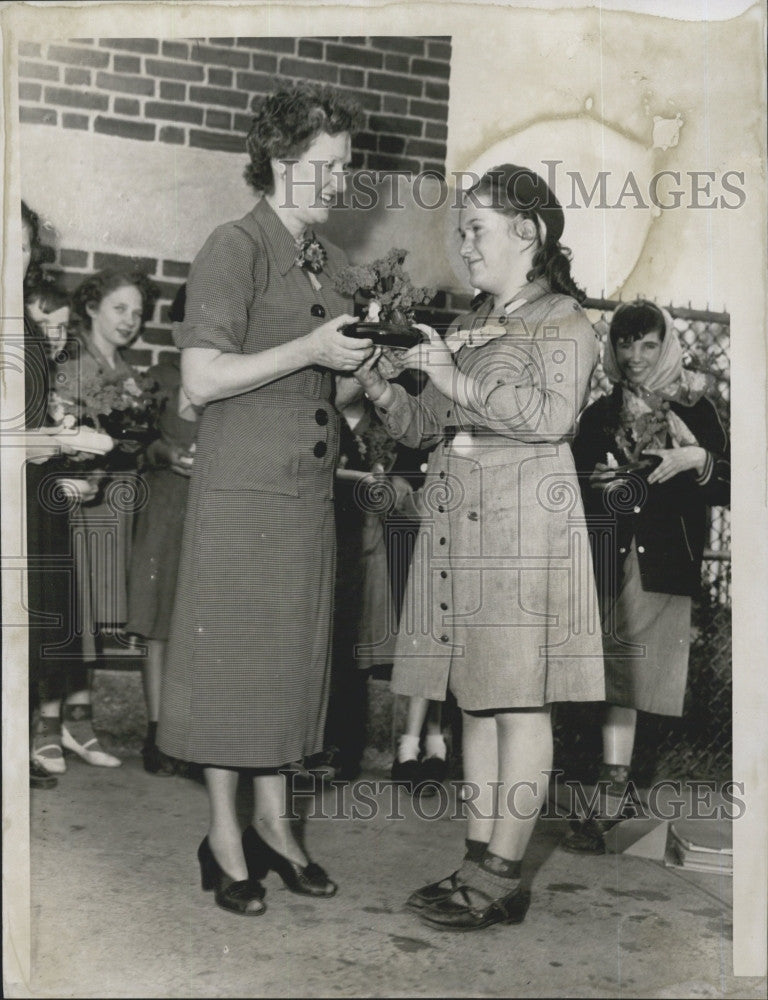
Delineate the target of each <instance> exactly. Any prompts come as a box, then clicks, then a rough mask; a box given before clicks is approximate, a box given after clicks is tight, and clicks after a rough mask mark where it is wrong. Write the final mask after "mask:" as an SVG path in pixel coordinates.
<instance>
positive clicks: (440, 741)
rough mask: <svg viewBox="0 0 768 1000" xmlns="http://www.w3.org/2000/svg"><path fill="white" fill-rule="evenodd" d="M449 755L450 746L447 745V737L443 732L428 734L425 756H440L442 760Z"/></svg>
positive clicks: (425, 741) (425, 742)
mask: <svg viewBox="0 0 768 1000" xmlns="http://www.w3.org/2000/svg"><path fill="white" fill-rule="evenodd" d="M447 755H448V747H447V746H446V745H445V738H444V737H443V734H442V733H435V734H434V735H432V734H431V733H430V734H429V735H427V736H426V737H425V739H424V756H425V757H439V758H440V760H445V758H446V756H447Z"/></svg>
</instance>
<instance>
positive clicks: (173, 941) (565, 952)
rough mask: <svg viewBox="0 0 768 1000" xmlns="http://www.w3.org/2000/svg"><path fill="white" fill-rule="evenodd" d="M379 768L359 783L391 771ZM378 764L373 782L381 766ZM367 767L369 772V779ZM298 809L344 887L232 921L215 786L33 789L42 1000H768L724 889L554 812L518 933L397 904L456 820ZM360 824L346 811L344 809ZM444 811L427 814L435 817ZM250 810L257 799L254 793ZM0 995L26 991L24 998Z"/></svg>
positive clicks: (165, 782)
mask: <svg viewBox="0 0 768 1000" xmlns="http://www.w3.org/2000/svg"><path fill="white" fill-rule="evenodd" d="M380 763H381V761H380V760H377V759H373V760H371V759H369V760H368V765H369V766H368V769H367V771H366V772H365V773H364V775H363V778H364V779H372V780H377V779H378V780H381V779H383V778H384V777H385V772H384V770H383V769H382V768H381V767H380V766H379V765H380ZM377 766H379V769H378V771H377V770H376V767H377ZM371 768H373V770H372V769H371ZM355 787H356V789H357V791H356V793H355V795H356V798H355V800H354V801H353V798H352V792H353V790H352V786H349V785H346V786H344V785H341V786H338V788H339V789H340V790H341V789H343V790H345V791H344V797H342V798H339V796H340V795H342V792H341V791H338V792H336V793H334V792H333V791H331V790H325V791H324V792H323V793H322V794H321V795H320V796H318V797H317V798H307V799H305V800H303V809H304V811H305V812H307V811H309V813H310V814H311V813H312V812H313V811H314V813H315V815H314V816H312V815H310V816H309V818H308V819H307V821H306V842H307V845H308V848H309V850H310V853H311V854H312V856H313V857H314V858H316V859H317V860H318V861H319V862H320V863H322V864H323V865H324V866H325V867H326V868H327V870H328V871H329V873H330V874H331V875H332V876H333V877H334V878H335V879H336V880H337V881H338V883H339V885H340V889H339V892H338V895H337V896H336V897H334V898H333V899H330V900H311V899H307V898H304V897H300V896H296V895H293V894H291V893H290V892H288V891H287V890H286V889H285V888H284V887H283V885H282V883H281V882H280V880H279V878H278V877H277V876H276V875H275V874H274V873H271V874H270V875H269V876H268V878H267V879H266V881H265V885H266V888H267V896H266V902H267V904H268V912H267V913H266V914H265V915H264V916H261V917H257V918H250V919H248V918H242V917H237V916H233V915H231V914H229V913H227V912H225V911H223V910H221V909H219V908H218V907H217V906H215V905H214V903H213V899H212V897H211V895H210V894H207V893H203V892H202V891H201V889H200V882H199V873H198V869H197V864H196V859H195V852H196V849H197V846H198V844H199V842H200V839H201V838H202V836H203V834H204V832H205V827H206V820H207V807H206V797H205V792H204V790H203V788H202V787H201V786H200V785H198V784H196V783H195V782H193V781H190V780H186V779H182V778H157V777H153V776H151V775H148V774H146V773H145V772H144V771H143V769H142V767H141V760H140V758H139V757H138V755H137V753H136V750H135V749H134V750H133V751H132V752H131V754H130V755H129V756H127V757H126V759H125V761H124V763H123V766H122V767H121V768H119V769H116V770H107V769H99V768H93V767H89V766H88V765H86V764H84V763H82V762H81V761H80V760H78V759H73V758H69V769H68V772H67V774H66V775H64V776H63V777H62V778H61V779H60V781H59V786H58V788H56V789H54V790H50V791H35V792H33V793H32V797H31V822H32V839H31V846H32V873H33V874H32V921H33V928H32V930H33V972H32V981H31V984H30V993H29V994H25V995H32V996H35V997H293V996H308V997H353V996H366V997H406V996H408V997H467V996H479V997H539V996H541V997H697V998H698V997H745V998H747V997H749V998H751V997H765V995H766V984H765V980H759V979H736V978H734V977H733V975H732V972H731V968H732V966H731V930H732V910H731V905H730V894H731V888H732V884H731V880H730V879H728V878H720V877H717V876H714V875H710V874H700V873H694V872H681V871H679V870H674V869H669V868H665V867H664V865H663V864H662V863H660V862H658V861H651V860H646V859H643V858H638V857H627V856H605V857H585V858H580V857H574V856H573V855H571V854H568V853H566V852H564V851H562V850H560V849H559V848H558V843H559V841H560V840H561V838H562V837H563V835H564V833H565V831H566V823H565V821H563V820H561V819H550V820H542V821H540V822H539V824H538V826H537V830H536V833H535V835H534V839H533V841H532V844H531V847H530V850H529V853H528V856H527V859H526V865H525V870H524V880H525V881H526V882H528V883H530V884H531V887H532V892H533V899H532V904H531V908H530V911H529V913H528V916H527V919H526V920H525V922H524V923H523V924H522V925H519V926H514V927H506V926H496V927H493V928H490V929H487V930H485V931H482V932H476V933H468V934H456V933H453V934H451V933H445V932H439V931H437V930H433V929H431V928H430V927H429V926H428V925H426V924H424V923H422V922H421V921H420V920H419V919H418V917H416V916H414V915H412V914H410V913H409V912H407V911H405V910H404V909H403V902H404V900H405V898H406V896H407V895H408V893H409V892H410V891H411V890H412V889H414V888H415V887H417V886H419V885H421V884H423V883H424V882H425V881H430V880H432V879H435V878H439V877H442V876H444V875H446V874H448V873H449V872H450V871H451V870H453V868H454V867H456V866H457V864H458V860H459V857H460V855H461V853H462V849H463V836H464V829H463V823H462V822H461V821H460V820H458V819H451V818H450V816H451V813H452V812H453V811H454V810H453V808H452V806H453V802H454V796H453V791H452V792H451V795H450V796H449V803H448V808H447V810H446V815H444V816H442V817H441V818H438V819H434V820H429V819H424V818H421V817H420V816H419V815H417V814H416V813H415V811H414V808H413V804H412V800H411V799H410V797H408V796H406V795H402V796H401V797H399V798H397V799H395V800H394V802H395V806H396V807H399V808H396V810H395V812H396V813H398V814H399V816H398V817H394V816H392V815H390V814H391V813H392V798H391V794H390V791H391V786H389V789H390V791H388V790H387V786H385V790H384V791H382V792H381V793H380V794H378V795H376V796H371V795H370V789H369V786H366V785H364V784H358V785H357V786H355ZM355 802H356V803H357V812H358V815H357V818H347V819H342V818H333V817H334V814H336V813H339V812H340V813H344V812H347V813H349V811H350V809H351V807H352V806H353V805H354V804H355ZM438 804H439V800H437V799H430V800H427V801H426V802H425V803H424V810H425V811H426V810H432V809H435V807H436V806H437V805H438ZM242 805H243V814H244V816H245V815H247V806H248V803H247V801H246V800H245V799H244V801H243V803H242ZM6 995H17V996H19V995H22V994H21V993H15V994H6Z"/></svg>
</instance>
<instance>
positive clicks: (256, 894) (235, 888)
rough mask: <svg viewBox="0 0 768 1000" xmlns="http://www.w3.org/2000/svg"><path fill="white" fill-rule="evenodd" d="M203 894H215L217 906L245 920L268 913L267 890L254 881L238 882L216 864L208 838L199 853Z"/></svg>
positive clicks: (201, 845)
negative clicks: (265, 895) (265, 901)
mask: <svg viewBox="0 0 768 1000" xmlns="http://www.w3.org/2000/svg"><path fill="white" fill-rule="evenodd" d="M197 860H198V861H199V862H200V882H201V885H202V888H203V892H211V891H213V893H214V898H215V899H216V904H217V905H218V906H220V907H221V908H222V909H223V910H229V912H230V913H238V914H240V915H241V916H243V917H259V916H261V914H262V913H264V912H265V911H266V909H267V907H266V904H265V903H264V902H263V900H264V887H263V886H262V885H259V883H258V882H257V881H254V880H252V879H251V878H250V877H249V878H247V879H243V880H242V881H240V882H236V881H235V880H234V879H233V878H230V876H229V875H227V873H226V872H225V871H224V869H223V868H222V867H221V865H220V864H219V862H218V861H217V860H216V858H215V856H214V853H213V851H212V850H211V845H210V843H209V842H208V838H207V837H206V838H205V839H204V840H203V842H202V843H201V844H200V846H199V847H198V849H197Z"/></svg>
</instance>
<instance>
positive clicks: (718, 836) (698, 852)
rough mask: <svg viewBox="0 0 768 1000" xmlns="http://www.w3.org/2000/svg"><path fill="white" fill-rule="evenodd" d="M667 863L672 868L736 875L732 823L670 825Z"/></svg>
mask: <svg viewBox="0 0 768 1000" xmlns="http://www.w3.org/2000/svg"><path fill="white" fill-rule="evenodd" d="M665 862H666V864H667V865H668V866H669V867H671V868H685V869H687V870H688V871H697V872H714V873H717V874H718V875H733V831H732V828H731V821H730V820H709V819H699V820H694V819H686V820H679V821H677V822H675V823H670V826H669V840H668V843H667V855H666V858H665Z"/></svg>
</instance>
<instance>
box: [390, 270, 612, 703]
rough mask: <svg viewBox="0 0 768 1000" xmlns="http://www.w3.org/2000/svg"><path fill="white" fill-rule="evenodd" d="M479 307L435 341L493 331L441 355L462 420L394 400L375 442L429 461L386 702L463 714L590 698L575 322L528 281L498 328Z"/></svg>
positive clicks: (425, 401) (419, 402)
mask: <svg viewBox="0 0 768 1000" xmlns="http://www.w3.org/2000/svg"><path fill="white" fill-rule="evenodd" d="M492 309H493V305H492V303H491V302H490V301H489V302H487V303H486V304H484V305H483V306H482V307H481V308H480V310H479V311H478V312H477V313H471V314H468V315H465V316H463V317H460V318H459V319H458V320H457V321H456V322H455V323H454V325H453V327H452V328H451V330H450V331H449V338H450V337H451V335H452V334H454V333H455V332H456V331H464V334H463V335H464V336H468V331H473V330H474V331H478V330H479V329H481V328H482V329H484V330H485V331H486V335H487V331H488V330H489V328H491V332H492V333H493V332H496V331H494V330H493V329H492V328H493V326H494V325H495V326H496V328H497V331H498V332H499V333H501V335H500V336H497V337H495V339H492V340H485V339H484V338H483V335H482V334H481V336H480V346H474V345H473V343H472V339H471V338H469V337H468V342H467V343H466V345H465V346H463V347H462V348H461V349H460V350H459V351H458V353H457V354H456V355H455V358H454V360H455V362H456V364H457V366H458V368H459V370H461V371H462V372H466V373H467V374H470V375H472V376H474V382H475V386H476V389H477V391H476V398H475V399H474V400H473V406H472V408H471V409H465V408H462V407H459V406H457V405H456V404H455V403H454V402H453V400H451V399H449V398H448V397H446V396H444V395H443V394H442V393H441V392H440V391H439V390H437V389H436V388H435V386H434V385H433V384H432V383H431V382H430V383H428V384H427V386H426V388H425V389H424V391H423V392H422V393H421V394H420V396H418V397H415V396H411V395H409V394H408V393H406V392H405V390H404V389H403V388H402V387H400V386H394V387H393V388H394V389H395V391H396V399H395V401H394V402H393V404H392V405H391V406H390V407H389V408H388V409H387V410H383V409H381V408H379V413H380V415H381V417H382V420H383V421H384V423H385V424H386V426H387V429H388V430H389V432H390V433H391V434H392V435H393V436H394V437H396V438H398V439H399V440H401V441H403V442H404V443H405V444H407V445H409V446H411V447H429V446H433V449H434V450H433V451H432V452H431V454H430V457H429V463H428V470H427V476H426V481H425V484H424V488H423V490H422V494H421V508H422V511H421V512H422V524H421V530H420V534H419V538H418V541H417V545H416V551H415V553H414V559H413V562H412V564H411V571H410V577H409V581H408V587H407V591H406V595H405V600H404V603H403V610H402V614H401V618H400V629H399V635H398V638H397V646H396V657H395V664H394V670H393V676H392V687H393V690H394V691H395V692H397V693H400V694H405V695H421V696H424V697H427V698H431V699H435V700H442V699H444V698H445V696H446V689H447V687H448V686H449V685H450V689H451V690H452V691H453V693H454V695H455V696H456V699H457V701H458V704H459V706H460V707H461V708H463V709H467V710H470V711H472V710H483V709H501V708H522V707H536V706H542V705H544V704H547V703H550V702H556V701H593V700H602V699H603V698H604V676H603V660H602V645H601V636H600V623H599V615H598V609H597V600H596V594H595V585H594V578H593V573H592V560H591V555H590V549H589V541H588V537H587V532H586V525H585V521H584V511H583V508H582V503H581V497H580V493H579V487H578V482H577V478H576V473H575V469H574V464H573V458H572V455H571V448H570V444H569V442H570V440H571V438H572V436H573V434H574V432H575V429H576V424H577V419H578V416H579V413H580V411H581V409H582V408H583V406H584V405H585V403H586V400H587V397H588V393H589V385H590V377H591V375H592V372H593V370H594V367H595V365H596V363H597V358H598V346H597V340H596V337H595V334H594V331H593V329H592V326H591V324H590V323H589V321H588V319H587V317H586V315H585V314H584V312H583V310H582V309H581V307H580V306H579V305H578V304H577V303H576V302H575V301H574V300H573V299H572V298H570V297H568V296H564V295H557V294H553V293H552V292H550V291H549V289H548V288H547V287H546V285H544V284H543V283H541V282H533V283H531V284H530V285H529V286H528V289H527V293H526V301H524V302H523V303H522V304H521V305H519V307H518V308H517V309H516V310H515V311H513V312H512V313H510V314H509V315H502V316H499V315H498V313H499V311H496V312H495V313H492Z"/></svg>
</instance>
